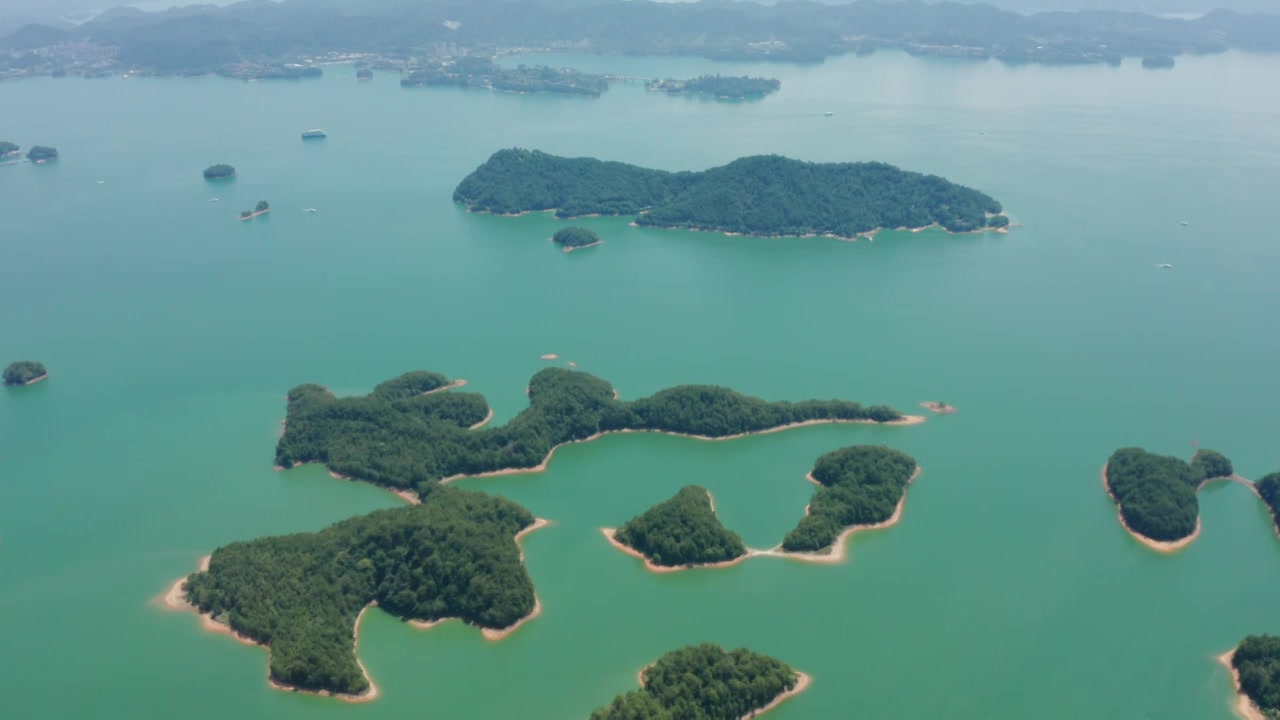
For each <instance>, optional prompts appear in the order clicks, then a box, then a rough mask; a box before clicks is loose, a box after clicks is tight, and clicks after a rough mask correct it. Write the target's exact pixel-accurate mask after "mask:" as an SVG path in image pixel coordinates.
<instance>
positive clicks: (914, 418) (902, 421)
mask: <svg viewBox="0 0 1280 720" xmlns="http://www.w3.org/2000/svg"><path fill="white" fill-rule="evenodd" d="M526 390H527V388H526ZM925 419H926V418H925V417H924V416H923V415H903V416H902V417H900V418H898V419H897V420H889V421H887V422H877V421H875V420H840V419H829V420H805V421H803V422H798V423H788V424H786V425H778V426H775V427H771V428H765V429H763V430H752V431H750V432H744V433H736V434H733V435H725V436H724V437H711V436H708V435H692V434H688V433H679V432H672V431H668V430H647V429H623V430H606V431H604V432H598V433H595V434H594V435H590V436H588V437H585V438H582V439H581V440H569V441H566V442H562V443H560V444H558V445H556V446H554V447H552V448H551V450H549V451H548V452H547V456H546V457H545V458H543V459H542V462H540V463H538V464H537V465H534V466H533V467H527V468H503V469H501V470H489V471H486V472H482V473H472V474H464V473H459V474H457V475H450V476H449V477H445V478H441V479H440V483H441V484H442V485H443V484H447V483H451V482H453V481H455V480H462V479H464V478H487V477H500V476H503V475H519V474H523V473H539V472H545V471H546V469H547V465H548V463H550V462H551V458H552V456H553V455H555V452H556V450H559V449H560V448H562V447H564V446H565V445H573V444H575V443H587V442H591V441H592V440H598V439H599V438H602V437H604V436H606V435H620V434H627V433H657V434H660V435H670V436H672V437H683V438H690V439H693V440H702V441H705V442H721V441H725V440H737V439H739V438H744V437H750V436H752V435H769V434H771V433H776V432H782V431H784V430H792V429H795V428H799V427H808V426H810V425H919V424H920V423H922V422H924V421H925Z"/></svg>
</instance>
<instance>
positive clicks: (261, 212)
mask: <svg viewBox="0 0 1280 720" xmlns="http://www.w3.org/2000/svg"><path fill="white" fill-rule="evenodd" d="M269 212H271V208H267V209H266V210H255V211H254V212H251V213H249V214H248V215H241V216H240V219H241V220H252V219H254V218H256V217H258V216H259V215H266V214H267V213H269Z"/></svg>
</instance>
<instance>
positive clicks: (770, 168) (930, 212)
mask: <svg viewBox="0 0 1280 720" xmlns="http://www.w3.org/2000/svg"><path fill="white" fill-rule="evenodd" d="M453 199H454V202H457V203H460V204H462V205H464V206H466V208H467V209H468V210H470V211H472V212H487V213H494V214H499V215H519V214H521V213H526V212H545V211H552V212H554V213H555V214H556V216H557V217H560V218H573V217H582V216H587V215H634V216H635V224H636V225H639V226H644V227H659V228H681V229H689V230H706V231H713V232H722V233H729V234H740V235H753V236H757V237H812V236H824V237H834V238H843V239H854V238H857V237H859V236H864V237H866V236H873V235H874V234H875V233H876V232H877V231H879V230H881V229H912V230H920V229H924V228H930V227H935V226H937V227H941V228H943V229H945V230H947V231H948V232H953V233H964V232H979V231H982V230H998V231H1003V230H1005V229H1006V228H1007V227H1008V226H1009V218H1008V216H1006V215H1005V214H1004V210H1003V208H1002V207H1001V205H1000V203H999V202H997V201H996V200H995V199H994V198H992V197H990V196H989V195H986V194H984V193H982V192H979V191H977V190H974V189H972V188H967V187H964V186H963V185H957V184H955V183H952V182H950V181H948V180H946V179H944V178H941V177H938V176H936V175H924V174H921V173H914V172H908V171H905V170H900V169H898V168H896V167H893V166H892V165H888V164H885V163H875V162H862V163H811V162H804V161H800V160H792V159H789V158H784V157H779V156H776V155H760V156H753V157H745V158H740V159H738V160H735V161H733V162H731V163H729V164H728V165H724V166H721V167H716V168H711V169H710V170H704V171H701V172H667V171H664V170H650V169H647V168H642V167H638V166H635V165H628V164H625V163H620V162H606V161H601V160H596V159H594V158H565V157H558V156H555V155H550V154H547V153H544V152H540V151H537V150H524V149H520V148H514V149H509V150H499V151H498V152H496V153H494V154H493V155H492V156H491V157H490V158H489V159H488V160H487V161H486V162H485V163H484V164H483V165H481V166H480V167H479V168H477V169H476V170H475V171H474V172H472V173H471V174H470V175H468V176H467V177H466V178H464V179H463V180H462V182H461V183H459V185H458V187H457V189H456V190H455V191H454V194H453Z"/></svg>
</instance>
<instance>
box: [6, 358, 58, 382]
mask: <svg viewBox="0 0 1280 720" xmlns="http://www.w3.org/2000/svg"><path fill="white" fill-rule="evenodd" d="M47 377H49V371H48V370H47V369H45V366H44V365H43V364H42V363H38V362H36V361H35V360H19V361H18V362H15V363H9V366H8V367H6V368H5V369H4V384H5V385H31V384H33V383H38V382H40V381H41V380H44V379H45V378H47Z"/></svg>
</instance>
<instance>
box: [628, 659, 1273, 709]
mask: <svg viewBox="0 0 1280 720" xmlns="http://www.w3.org/2000/svg"><path fill="white" fill-rule="evenodd" d="M654 665H657V663H656V662H653V663H649V664H648V665H645V666H644V667H642V668H640V672H638V673H636V682H639V683H640V687H645V682H644V674H645V671H647V670H648V669H649V668H651V667H653V666H654ZM791 670H792V672H794V673H795V677H796V686H795V687H793V688H791V689H790V690H783V691H782V692H780V693H778V694H777V695H776V696H775V697H774V698H773V699H772V700H770V701H769V704H768V705H765V706H764V707H760V708H756V709H755V710H752V711H751V712H749V713H747V714H746V715H743V716H742V717H740V718H738V720H752V719H753V718H758V717H760V716H761V715H763V714H765V713H767V712H769V711H770V710H772V709H774V708H776V707H778V706H779V705H781V704H782V703H784V702H786V701H788V700H790V699H791V698H793V697H795V696H797V695H799V694H800V693H802V692H804V691H805V690H808V689H809V685H811V684H812V683H813V678H812V677H810V676H809V675H808V674H807V673H803V672H801V671H799V670H796V669H795V668H792V669H791ZM1262 720H1266V719H1265V718H1263V719H1262Z"/></svg>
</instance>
